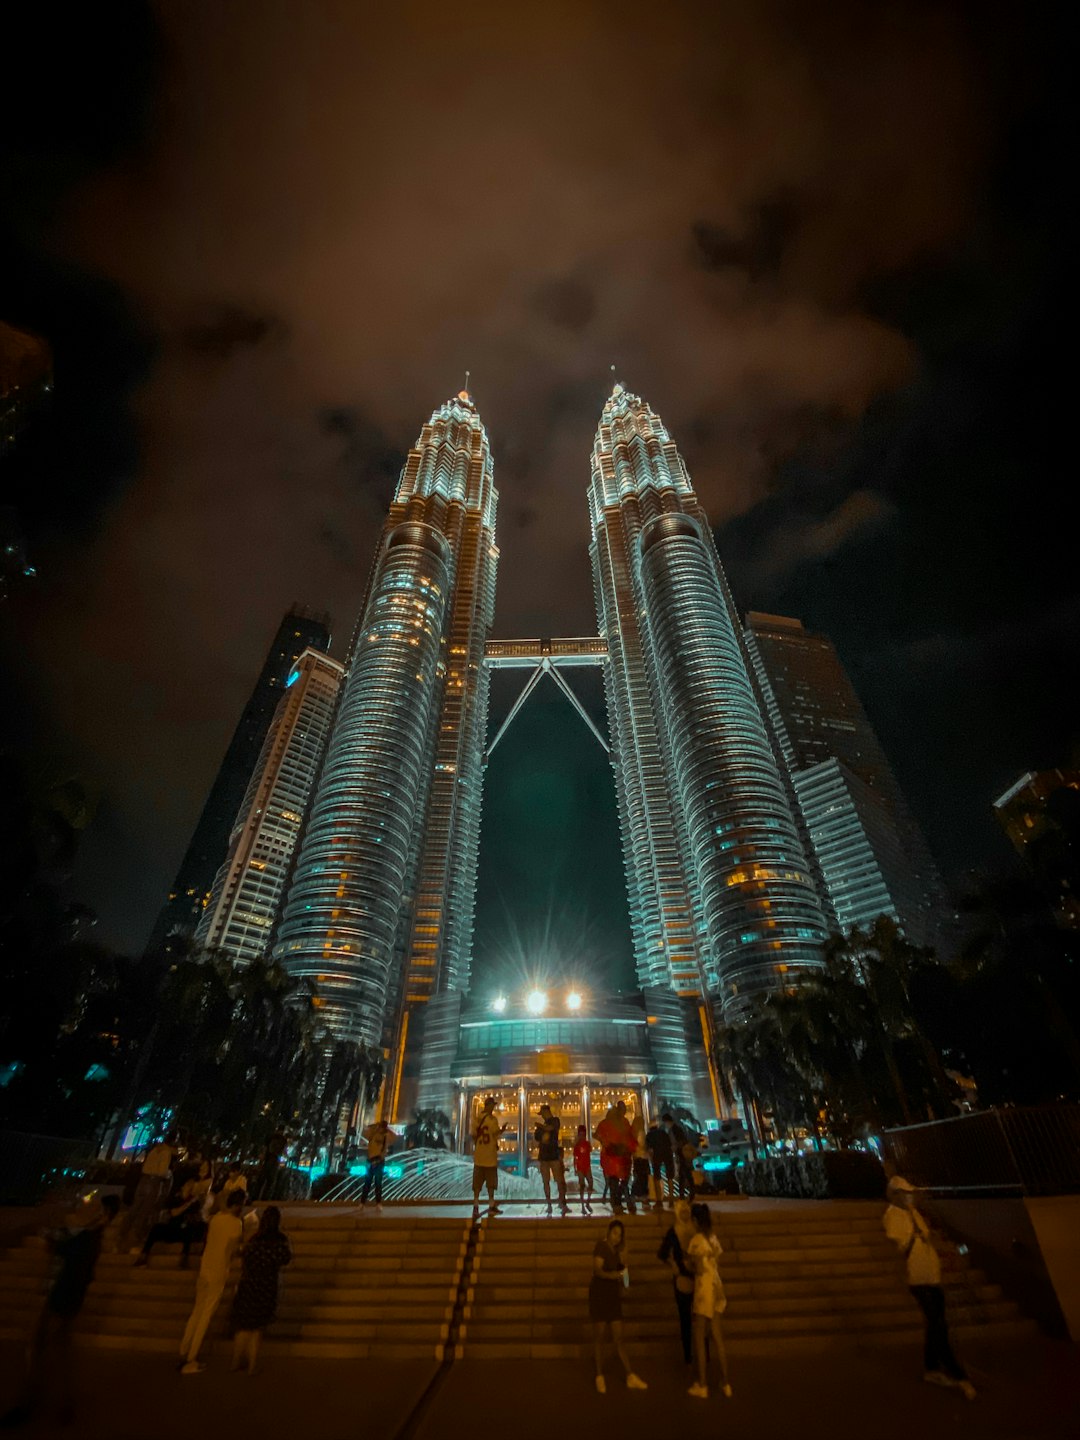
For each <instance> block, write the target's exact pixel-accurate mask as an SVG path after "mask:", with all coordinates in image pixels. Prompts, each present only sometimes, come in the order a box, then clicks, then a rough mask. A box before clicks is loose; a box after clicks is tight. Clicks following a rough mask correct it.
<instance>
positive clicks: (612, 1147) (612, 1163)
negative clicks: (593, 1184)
mask: <svg viewBox="0 0 1080 1440" xmlns="http://www.w3.org/2000/svg"><path fill="white" fill-rule="evenodd" d="M620 1103H621V1102H620ZM596 1138H597V1139H598V1140H599V1141H600V1169H601V1170H602V1171H603V1172H604V1174H605V1176H606V1177H607V1182H608V1185H609V1187H610V1191H611V1213H612V1214H613V1215H621V1214H622V1208H623V1196H624V1195H625V1197H626V1205H627V1209H628V1210H629V1211H630V1213H631V1214H633V1213H634V1199H633V1196H632V1195H631V1194H630V1193H629V1185H628V1183H627V1182H628V1181H629V1179H630V1157H631V1156H632V1155H633V1153H634V1144H635V1142H634V1132H633V1131H632V1130H631V1129H630V1124H629V1122H628V1120H627V1118H626V1106H625V1105H623V1107H622V1109H621V1110H620V1109H619V1106H618V1105H612V1107H611V1108H610V1110H609V1111H608V1112H607V1114H606V1115H605V1116H604V1118H603V1120H601V1121H600V1124H599V1125H598V1126H597V1127H596Z"/></svg>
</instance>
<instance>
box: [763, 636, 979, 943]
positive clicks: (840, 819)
mask: <svg viewBox="0 0 1080 1440" xmlns="http://www.w3.org/2000/svg"><path fill="white" fill-rule="evenodd" d="M745 638H746V642H747V646H748V648H749V652H750V655H751V658H752V660H753V663H754V666H755V669H756V671H757V675H758V681H759V684H760V686H761V689H762V692H763V694H764V696H765V704H766V710H767V713H768V716H769V720H770V723H771V726H772V729H773V734H774V736H775V737H776V743H777V748H778V749H779V750H780V752H781V754H782V756H783V758H784V761H785V763H786V764H787V767H788V770H789V772H790V774H791V777H792V781H793V784H794V786H795V790H796V793H797V795H798V797H799V804H800V806H801V808H802V813H803V815H804V817H805V820H806V825H807V828H808V831H809V835H810V838H811V842H812V844H813V847H814V850H815V851H816V854H817V860H818V862H819V864H820V867H821V874H822V879H823V882H824V889H825V892H826V898H827V901H828V904H829V906H830V908H831V909H832V911H833V915H834V917H835V923H836V927H837V928H838V929H839V930H841V931H843V932H844V933H846V932H847V931H848V930H850V929H851V928H852V926H858V927H859V928H860V929H868V928H869V927H870V926H872V925H873V923H874V921H875V920H876V919H877V917H878V916H879V915H889V916H891V917H892V918H893V919H894V920H896V921H897V923H898V924H899V925H900V926H901V928H902V929H903V930H904V932H905V934H906V935H907V936H908V937H909V939H911V940H912V941H914V943H915V944H917V945H933V946H935V947H937V948H938V949H939V950H946V951H947V949H948V948H949V944H950V940H949V936H950V925H951V913H950V908H949V904H948V900H947V897H946V894H945V887H944V885H943V884H942V881H941V877H940V875H939V873H938V869H937V866H936V865H935V864H934V861H933V858H932V856H931V854H930V850H929V847H928V845H927V843H926V840H925V839H924V838H923V834H922V831H921V829H920V828H919V826H918V824H917V822H916V820H915V818H914V816H913V815H912V813H911V811H910V810H909V809H908V806H907V802H906V801H905V799H904V796H903V793H902V792H901V790H900V786H899V785H898V783H897V781H896V777H895V775H894V774H893V771H892V767H891V766H890V765H889V762H888V759H887V758H886V755H885V752H884V750H883V749H882V747H881V742H880V741H879V740H878V737H877V735H876V734H875V732H874V728H873V726H872V725H871V724H870V720H869V717H868V716H867V714H866V711H865V710H864V709H863V707H862V704H861V703H860V701H859V697H858V695H857V694H856V693H855V687H854V686H853V685H852V683H851V680H850V679H849V677H848V674H847V671H846V670H845V669H844V666H843V663H842V662H841V660H840V657H839V655H838V654H837V653H836V649H835V647H834V645H833V644H832V641H831V640H829V639H828V637H827V636H825V635H816V634H813V633H812V632H810V631H809V630H806V629H805V628H804V627H803V624H802V621H801V620H794V619H791V618H790V617H788V616H785V615H764V614H759V613H757V612H755V611H751V612H750V614H749V615H747V617H746V631H745Z"/></svg>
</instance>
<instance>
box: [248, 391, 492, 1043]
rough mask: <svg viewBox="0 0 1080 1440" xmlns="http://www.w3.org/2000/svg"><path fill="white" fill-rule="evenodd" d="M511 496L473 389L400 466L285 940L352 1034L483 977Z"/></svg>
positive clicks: (286, 951) (383, 1035)
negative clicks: (487, 819)
mask: <svg viewBox="0 0 1080 1440" xmlns="http://www.w3.org/2000/svg"><path fill="white" fill-rule="evenodd" d="M497 498H498V497H497V494H496V491H495V486H494V476H493V469H492V462H491V452H490V449H489V446H488V440H487V435H486V433H485V431H484V427H483V425H482V423H481V421H480V417H479V415H478V414H477V411H476V407H475V405H474V404H473V401H472V399H471V397H470V396H469V395H468V394H467V392H465V391H462V392H461V393H460V394H458V395H457V396H456V397H455V398H454V399H453V400H450V401H448V402H447V403H446V404H445V405H442V406H440V407H439V409H438V410H436V411H435V413H434V414H433V415H432V417H431V419H430V420H429V422H428V423H427V424H426V425H425V426H424V428H423V430H422V431H421V434H420V438H419V440H418V441H417V443H416V445H415V446H414V447H413V449H412V450H411V451H410V453H409V456H408V459H407V461H406V464H405V467H404V469H403V470H402V472H401V476H400V478H399V480H398V485H397V491H396V494H395V497H394V500H393V503H392V504H391V506H390V511H389V514H388V516H387V520H386V524H385V526H384V528H383V533H382V537H381V540H380V543H379V548H378V551H377V554H376V559H375V563H374V567H373V570H372V575H371V580H370V582H369V587H368V594H367V598H366V602H365V605H364V609H363V612H362V615H361V619H360V623H359V625H358V626H357V630H356V633H355V636H354V640H353V646H352V653H351V656H350V659H349V666H348V675H347V679H346V682H345V686H344V690H343V693H342V697H341V701H340V705H339V708H338V714H337V719H336V722H335V725H334V729H333V732H332V734H331V737H330V742H329V745H328V747H327V753H326V760H325V763H324V766H323V771H322V775H321V777H320V780H319V784H318V787H317V790H316V794H315V798H314V801H313V803H312V807H311V813H310V818H309V820H308V824H307V828H306V831H305V835H304V839H303V843H302V845H301V849H300V855H299V859H298V861H297V864H296V868H295V871H294V875H293V883H292V886H291V889H290V891H289V896H288V900H287V902H286V906H285V910H284V914H283V917H282V921H281V926H280V930H279V934H278V941H277V944H276V945H275V948H274V954H275V956H276V957H277V958H279V959H280V960H281V961H282V962H283V963H284V964H285V965H286V967H287V968H288V969H289V971H290V972H291V973H292V974H294V975H297V976H303V977H306V978H310V979H311V980H312V981H313V982H314V984H315V987H316V992H317V1004H318V1005H319V1006H320V1008H321V1013H322V1015H323V1018H324V1019H325V1020H326V1021H327V1023H328V1026H329V1028H330V1030H331V1033H333V1034H334V1035H335V1036H336V1037H337V1038H341V1039H350V1040H362V1041H365V1042H366V1043H368V1044H372V1045H375V1046H390V1045H393V1044H394V1043H395V1037H396V1036H397V1035H399V1034H401V1033H403V1030H404V1029H405V1028H407V1021H408V1017H409V1016H410V1015H411V1014H412V1013H413V1012H415V1010H416V1009H417V1008H419V1007H422V1006H423V1005H424V1004H425V1003H426V1002H427V1001H428V1000H429V999H430V998H431V997H432V996H434V995H436V994H438V993H440V992H441V991H443V990H453V989H462V988H467V986H468V982H469V961H470V950H471V944H472V926H473V910H474V900H475V885H476V860H477V851H478V846H479V833H480V798H481V797H480V787H481V777H482V765H483V751H484V741H485V734H486V728H487V686H488V680H487V674H486V671H485V669H484V666H483V663H482V661H483V652H484V641H485V639H486V637H487V634H488V631H489V630H490V628H491V623H492V619H493V613H494V604H495V575H496V567H497V562H498V551H497V549H496V548H495V511H496V504H497ZM403 1020H404V1021H405V1022H406V1023H405V1025H404V1026H403V1025H402V1023H401V1022H402V1021H403Z"/></svg>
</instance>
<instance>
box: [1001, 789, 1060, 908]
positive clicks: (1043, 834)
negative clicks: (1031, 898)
mask: <svg viewBox="0 0 1080 1440" xmlns="http://www.w3.org/2000/svg"><path fill="white" fill-rule="evenodd" d="M994 814H995V815H996V816H997V818H998V822H999V823H1000V825H1001V826H1002V828H1003V829H1004V831H1005V834H1006V835H1008V837H1009V839H1010V840H1011V841H1012V843H1013V845H1014V846H1015V848H1016V852H1017V854H1018V855H1020V856H1021V857H1022V858H1023V859H1024V860H1025V861H1026V862H1027V864H1028V865H1029V866H1030V868H1031V871H1032V873H1033V874H1034V876H1035V878H1036V880H1037V881H1038V882H1039V885H1040V887H1041V888H1042V891H1043V893H1044V895H1045V896H1046V898H1047V900H1048V901H1049V903H1050V905H1051V906H1052V908H1053V911H1054V917H1055V919H1056V920H1057V923H1058V924H1059V925H1061V926H1062V927H1064V928H1065V929H1068V930H1080V770H1039V771H1037V772H1036V771H1031V770H1029V771H1028V772H1027V774H1026V775H1021V776H1020V778H1019V780H1017V781H1016V782H1015V784H1013V785H1010V786H1009V788H1008V790H1006V791H1005V793H1004V794H1003V795H999V796H998V798H997V799H996V800H995V801H994Z"/></svg>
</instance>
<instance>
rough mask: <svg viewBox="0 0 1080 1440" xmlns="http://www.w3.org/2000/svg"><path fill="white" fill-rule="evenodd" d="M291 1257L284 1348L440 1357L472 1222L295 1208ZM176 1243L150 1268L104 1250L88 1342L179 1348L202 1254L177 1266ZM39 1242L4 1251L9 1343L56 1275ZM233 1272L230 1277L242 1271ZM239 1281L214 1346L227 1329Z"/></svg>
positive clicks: (213, 1331) (270, 1342) (79, 1330)
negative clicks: (51, 1272) (137, 1266)
mask: <svg viewBox="0 0 1080 1440" xmlns="http://www.w3.org/2000/svg"><path fill="white" fill-rule="evenodd" d="M284 1228H285V1229H286V1231H287V1233H288V1236H289V1239H290V1241H291V1243H292V1248H293V1261H292V1264H291V1265H290V1266H289V1267H288V1269H286V1270H284V1271H283V1272H282V1277H281V1300H280V1304H279V1306H278V1318H277V1320H276V1321H275V1323H274V1324H273V1326H271V1328H270V1330H269V1331H268V1333H267V1336H266V1345H267V1347H268V1350H269V1351H271V1352H275V1353H277V1354H289V1355H312V1356H321V1357H323V1358H341V1359H352V1358H365V1357H377V1358H382V1359H388V1360H390V1359H394V1360H402V1359H413V1358H424V1357H431V1358H433V1359H441V1358H442V1353H443V1350H442V1347H443V1344H444V1342H445V1341H446V1339H447V1336H448V1333H449V1322H450V1317H451V1313H452V1310H453V1305H454V1301H455V1299H456V1297H457V1293H458V1283H459V1276H460V1270H461V1266H462V1263H463V1257H464V1254H465V1248H466V1240H467V1236H468V1225H467V1223H466V1222H465V1221H464V1220H461V1219H449V1218H448V1219H438V1218H435V1219H432V1218H420V1217H412V1216H411V1215H410V1212H409V1211H407V1210H405V1211H398V1212H396V1213H395V1212H393V1211H389V1210H388V1211H387V1212H386V1213H385V1214H384V1215H374V1214H370V1213H369V1214H367V1215H364V1216H356V1215H354V1214H353V1213H352V1212H351V1210H345V1211H340V1212H334V1211H329V1212H328V1211H326V1210H325V1209H320V1210H318V1211H313V1212H312V1213H311V1214H309V1215H304V1214H303V1213H300V1214H290V1215H288V1216H287V1217H286V1221H285V1227H284ZM178 1260H179V1246H175V1245H162V1246H159V1247H156V1248H155V1250H154V1253H153V1254H152V1255H151V1257H150V1263H149V1265H148V1266H146V1268H144V1269H135V1268H134V1257H133V1256H130V1255H126V1254H125V1255H110V1254H103V1255H102V1256H101V1258H100V1260H99V1261H98V1266H97V1272H96V1276H95V1279H94V1283H93V1285H92V1286H91V1287H90V1291H89V1293H88V1294H87V1297H86V1303H85V1305H84V1306H83V1310H82V1314H81V1315H80V1316H79V1319H78V1321H77V1323H76V1334H77V1336H78V1338H79V1340H80V1341H81V1342H82V1343H84V1344H90V1345H96V1346H108V1347H113V1348H117V1349H139V1350H161V1351H168V1352H173V1351H175V1350H176V1349H177V1348H178V1346H179V1342H180V1336H181V1335H182V1333H183V1329H184V1324H185V1322H186V1320H187V1316H188V1313H189V1312H190V1310H191V1306H192V1302H193V1299H194V1294H195V1273H196V1270H197V1269H198V1254H197V1252H196V1254H195V1255H193V1256H192V1261H191V1269H190V1270H181V1269H179V1268H178ZM49 1269H50V1264H49V1257H48V1254H47V1251H46V1248H45V1244H44V1242H43V1241H42V1240H40V1239H37V1238H35V1239H32V1240H27V1241H25V1242H24V1243H23V1245H22V1246H21V1247H20V1248H18V1249H14V1250H9V1251H7V1252H6V1253H4V1254H2V1255H0V1338H5V1339H9V1338H16V1337H17V1338H23V1337H25V1335H26V1334H27V1331H28V1329H29V1327H30V1325H31V1323H32V1321H33V1317H34V1315H35V1314H36V1313H37V1309H38V1308H39V1307H40V1304H41V1299H42V1295H43V1294H44V1290H45V1286H46V1283H47V1278H48V1275H49ZM239 1270H240V1266H239V1263H238V1262H237V1263H235V1264H234V1267H233V1277H232V1278H233V1280H235V1279H236V1278H237V1277H238V1275H239ZM230 1300H231V1286H230V1287H229V1288H228V1289H226V1292H225V1298H224V1299H223V1301H222V1303H221V1305H220V1307H219V1309H218V1312H217V1315H216V1316H215V1317H214V1321H213V1323H212V1325H211V1328H210V1331H209V1334H208V1336H207V1342H206V1349H207V1350H209V1349H210V1348H211V1347H212V1345H213V1343H214V1342H215V1341H223V1340H224V1339H225V1337H226V1335H227V1332H228V1317H229V1305H230Z"/></svg>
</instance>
